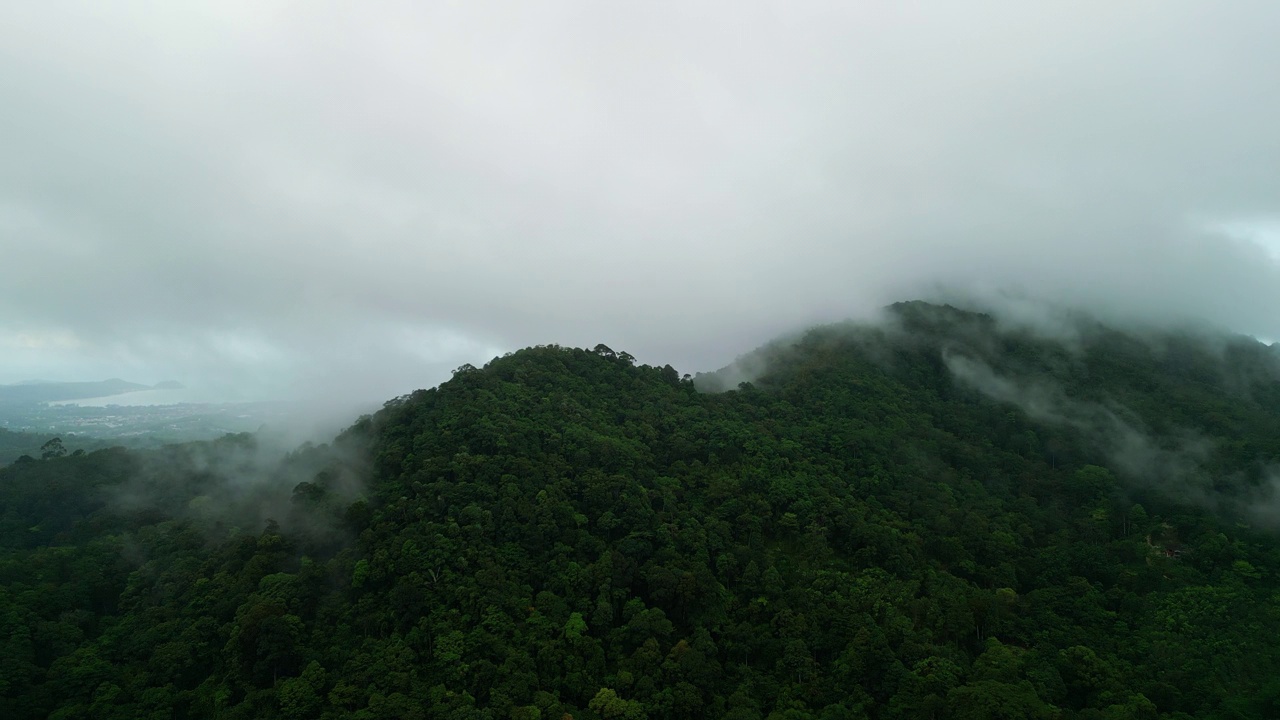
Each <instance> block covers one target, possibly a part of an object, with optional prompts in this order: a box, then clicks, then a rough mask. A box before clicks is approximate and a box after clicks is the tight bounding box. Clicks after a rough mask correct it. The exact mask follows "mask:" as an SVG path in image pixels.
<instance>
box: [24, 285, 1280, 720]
mask: <svg viewBox="0 0 1280 720" xmlns="http://www.w3.org/2000/svg"><path fill="white" fill-rule="evenodd" d="M895 315H896V317H897V320H896V322H895V323H893V324H890V325H887V326H884V327H880V328H856V327H848V328H828V329H823V330H817V331H814V332H811V333H809V334H807V335H805V336H804V337H802V338H800V339H799V340H797V341H796V342H794V343H792V344H789V345H786V346H776V347H773V348H769V349H767V350H765V351H763V357H765V358H766V359H767V363H765V364H767V365H768V367H769V369H768V371H767V372H765V373H764V374H763V375H761V376H759V377H756V378H754V379H753V380H752V382H751V383H749V384H742V385H741V386H740V387H739V389H737V390H735V391H732V392H725V393H719V394H708V393H699V392H697V391H696V390H695V388H694V386H693V383H692V381H690V380H689V379H687V377H686V378H683V379H682V378H681V377H680V376H679V375H678V373H677V372H676V371H675V370H673V369H672V368H670V367H664V368H654V367H648V366H636V365H635V364H634V359H633V358H631V357H630V356H629V355H626V354H625V353H617V352H614V351H613V350H610V349H609V348H606V347H604V346H597V347H596V348H595V350H593V351H586V350H571V349H563V348H559V347H539V348H532V349H529V350H524V351H521V352H518V353H515V354H513V355H510V356H507V357H504V358H501V359H496V360H494V361H493V362H492V363H490V364H489V365H487V366H486V367H484V368H482V369H476V368H473V367H469V366H464V367H463V368H460V369H459V370H458V371H457V372H456V374H455V376H454V378H453V379H452V380H451V381H450V382H448V383H445V384H443V385H442V386H440V387H439V388H436V389H433V390H426V391H419V392H416V393H414V394H412V395H409V396H405V397H402V398H399V399H397V400H394V401H392V402H390V403H388V404H387V405H386V407H385V408H384V409H383V410H382V411H381V412H379V413H378V414H376V415H374V416H372V417H366V418H362V419H361V420H360V421H359V422H357V423H356V424H355V425H354V426H353V427H352V428H351V429H350V430H349V431H348V432H347V433H345V434H344V435H343V436H342V437H340V438H339V439H338V440H337V441H335V443H333V444H332V445H330V446H321V447H306V448H303V449H300V450H298V451H296V452H294V453H291V454H289V455H288V456H287V457H285V458H284V459H283V460H277V459H275V458H269V457H267V454H266V453H265V451H264V450H263V449H262V448H259V447H258V446H257V444H256V442H255V440H254V439H253V438H252V437H249V436H228V437H227V438H225V439H224V440H222V441H219V442H217V443H212V444H193V445H186V446H176V447H172V448H167V449H165V450H162V451H157V452H154V453H130V452H125V451H120V450H117V451H105V452H96V453H91V454H88V455H81V456H77V457H71V456H67V457H59V456H57V455H56V453H55V454H51V455H50V456H49V457H48V458H47V459H44V460H34V459H33V460H31V461H29V462H24V463H21V464H15V465H13V466H11V467H9V468H6V469H4V470H0V511H2V512H3V517H0V548H2V549H0V553H2V554H0V698H2V699H0V715H2V716H4V717H13V718H36V717H46V716H48V717H59V718H79V717H84V718H111V717H121V718H125V717H128V718H135V717H157V718H160V717H164V718H196V717H226V718H276V717H279V718H346V717H352V718H362V719H363V718H436V717H441V718H555V719H559V718H562V717H564V716H566V715H570V716H572V717H575V718H622V719H629V718H701V717H728V718H736V719H738V720H746V719H753V718H755V719H761V718H775V719H784V718H815V719H816V718H824V719H825V718H876V719H881V718H883V719H886V720H888V719H894V720H897V719H900V718H901V719H906V718H952V719H955V720H967V719H970V718H984V719H985V718H1082V719H1083V718H1170V719H1172V718H1185V717H1221V718H1265V717H1273V716H1274V715H1275V712H1276V708H1277V707H1278V706H1280V701H1278V700H1277V698H1280V690H1278V689H1277V688H1278V687H1280V686H1277V684H1276V682H1275V679H1274V678H1276V677H1280V672H1278V671H1280V646H1277V645H1276V643H1275V642H1274V641H1273V638H1275V637H1276V635H1277V632H1278V631H1280V606H1278V605H1277V603H1276V598H1277V597H1278V594H1277V591H1278V590H1280V588H1278V587H1277V582H1280V549H1278V546H1277V544H1276V542H1275V539H1274V537H1273V536H1272V535H1270V534H1267V532H1266V529H1265V528H1263V529H1262V530H1255V529H1253V528H1252V525H1256V524H1259V523H1263V522H1264V521H1265V519H1266V517H1267V516H1266V514H1265V512H1263V511H1262V509H1263V508H1265V507H1266V502H1268V500H1269V496H1268V495H1267V494H1266V492H1267V489H1268V487H1269V485H1268V483H1269V482H1270V478H1269V467H1270V464H1271V463H1273V462H1274V461H1275V460H1276V457H1277V454H1278V453H1280V447H1278V446H1277V444H1276V443H1277V442H1280V441H1278V440H1277V438H1280V382H1277V378H1278V377H1280V374H1277V367H1278V366H1277V363H1276V360H1275V358H1274V357H1273V356H1272V355H1271V354H1270V350H1269V349H1267V348H1265V347H1262V346H1259V345H1257V344H1256V343H1252V344H1251V343H1249V342H1244V341H1238V342H1237V341H1229V342H1224V343H1221V344H1219V345H1217V346H1216V347H1211V346H1210V345H1207V344H1206V343H1205V342H1204V341H1200V340H1194V339H1192V338H1190V337H1181V336H1161V337H1159V338H1156V339H1154V340H1151V341H1139V340H1137V339H1134V338H1132V337H1130V336H1127V335H1123V334H1119V333H1116V332H1114V331H1110V330H1107V329H1105V328H1101V327H1097V326H1092V325H1087V324H1085V325H1080V326H1079V327H1078V328H1077V330H1078V335H1077V336H1076V337H1075V339H1074V340H1073V343H1072V345H1071V346H1064V345H1062V344H1060V343H1056V342H1051V341H1047V340H1043V339H1039V338H1037V337H1035V336H1032V335H1029V334H1026V333H1019V332H1012V331H1003V330H1001V329H999V328H998V327H997V326H996V324H995V323H994V321H992V320H991V319H990V318H987V317H985V316H981V315H974V314H969V313H961V312H959V311H954V310H951V309H948V308H937V307H934V306H926V305H920V304H911V305H905V306H899V307H897V308H896V309H895ZM956 356H963V357H965V358H969V359H971V360H972V361H973V362H975V363H976V362H979V361H980V362H981V363H983V366H982V367H984V368H987V370H988V371H989V374H990V375H991V376H992V377H997V376H998V377H1000V378H1006V379H1008V378H1014V379H1017V380H1018V382H1020V383H1022V389H1027V388H1030V387H1032V386H1031V385H1030V384H1028V383H1031V382H1032V380H1029V379H1033V381H1034V383H1035V387H1034V391H1035V392H1037V393H1041V394H1042V395H1043V396H1044V398H1048V400H1046V401H1045V402H1049V401H1050V400H1052V402H1053V403H1056V404H1055V405H1054V406H1053V412H1052V413H1050V412H1047V411H1044V410H1043V408H1042V407H1031V406H1029V405H1027V404H1026V403H1024V402H1022V401H1021V400H1019V399H1018V398H1016V397H998V396H995V397H993V396H992V393H991V392H988V393H987V394H984V393H982V392H979V390H978V389H976V388H975V386H974V384H972V383H964V382H959V381H957V379H956V376H955V375H954V374H953V372H952V371H951V370H950V369H949V367H948V363H949V362H950V361H949V358H953V357H956ZM704 380H706V378H702V379H700V382H702V381H704ZM1100 409H1101V410H1100ZM1064 418H1065V419H1064ZM1090 420H1098V422H1100V423H1102V424H1101V426H1099V427H1092V426H1090V425H1089V423H1088V422H1086V421H1090ZM1117 429H1121V430H1124V431H1126V432H1129V433H1130V434H1131V435H1132V437H1131V438H1130V441H1129V442H1128V444H1125V445H1117V444H1114V443H1111V442H1109V441H1107V440H1106V438H1105V437H1103V435H1104V434H1105V433H1107V432H1113V431H1116V430H1117ZM1188 448H1194V449H1193V450H1189V449H1188ZM1144 453H1145V454H1144Z"/></svg>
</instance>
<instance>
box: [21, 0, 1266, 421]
mask: <svg viewBox="0 0 1280 720" xmlns="http://www.w3.org/2000/svg"><path fill="white" fill-rule="evenodd" d="M1278 36H1280V3H1276V2H1274V1H1273V0H1265V1H1258V2H1248V1H1244V0H1241V1H1238V2H1230V1H1229V2H1223V3H1204V2H1191V1H1190V0H1188V1H1186V2H1182V1H1179V0H1174V1H1173V2H1170V1H1168V0H1158V1H1157V0H1142V1H1139V0H1133V1H1126V2H1114V0H1110V1H1108V2H1081V1H1080V0H1073V1H1071V2H1043V1H1041V2H1023V1H1019V2H1013V1H1010V2H972V1H971V2H964V3H960V2H934V3H923V2H887V1H883V0H880V1H875V2H872V1H869V0H868V1H863V2H832V3H805V2H795V1H790V2H779V3H740V2H716V3H699V2H687V1H686V2H671V3H665V2H644V3H609V2H597V1H591V2H588V1H583V2H502V3H488V2H480V1H477V0H467V1H465V2H430V3H422V2H376V3H324V2H317V1H315V0H308V1H307V2H270V1H263V0H255V1H254V2H233V1H228V0H222V1H220V2H216V3H192V2H126V1H118V2H112V3H102V2H82V3H78V2H71V1H70V0H66V1H60V2H8V3H3V4H2V5H0V98H2V100H0V382H12V381H18V380H22V379H26V378H30V377H41V378H51V379H86V378H92V379H97V378H102V377H108V376H121V377H125V378H128V379H133V380H137V381H141V382H154V381H157V380H161V379H165V378H175V379H178V380H181V381H184V382H186V383H188V384H201V385H205V386H209V387H215V388H222V387H237V388H239V389H240V390H241V391H242V392H245V393H249V394H256V393H262V392H264V391H265V389H267V388H270V389H271V393H272V394H276V395H279V394H295V393H314V392H322V393H330V392H338V393H339V394H340V395H342V396H344V397H356V396H359V397H366V398H374V399H381V398H385V397H389V396H392V395H396V394H400V393H403V392H406V391H408V390H411V389H413V388H416V387H423V386H428V385H431V384H434V383H436V382H439V381H440V380H442V379H444V378H446V377H448V370H449V369H451V368H453V367H455V366H457V365H459V364H461V363H463V362H477V363H478V362H483V361H485V360H487V359H489V358H491V357H492V356H493V355H495V354H498V353H501V352H505V351H507V350H513V349H516V348H518V347H522V346H525V345H529V344H537V343H552V342H555V343H561V344H569V345H586V346H592V345H595V344H596V343H598V342H604V343H606V344H608V345H611V346H613V347H614V348H615V349H625V350H628V351H630V352H631V353H633V354H634V355H636V356H637V358H638V359H639V360H641V361H643V362H651V363H656V364H663V363H667V362H670V363H671V364H673V365H675V366H676V367H677V368H679V369H680V370H681V371H687V372H694V371H698V370H709V369H714V368H715V367H718V366H720V365H723V364H725V363H726V362H728V361H729V360H731V359H732V358H733V357H734V356H736V355H738V354H740V353H743V352H746V351H748V350H750V349H752V348H753V347H755V346H756V345H758V344H759V343H761V342H763V341H765V340H768V339H770V338H771V337H772V336H774V335H775V334H778V333H780V332H782V331H785V330H790V329H794V328H796V327H797V326H800V325H804V324H808V323H812V322H817V321H823V320H837V319H842V318H845V317H849V316H859V315H864V314H866V313H868V312H870V310H871V309H872V308H875V307H877V306H879V305H882V304H884V303H888V302H892V301H894V300H899V299H909V298H913V297H920V296H931V295H932V294H934V293H936V292H937V290H938V288H950V289H959V290H963V291H968V292H975V293H978V294H986V295H990V294H993V293H997V292H999V291H1003V290H1005V289H1011V290H1013V291H1015V292H1021V293H1027V294H1031V295H1034V296H1036V297H1040V298H1044V299H1047V300H1049V301H1053V302H1065V303H1069V304H1072V305H1078V306H1082V307H1084V308H1086V309H1095V310H1096V309H1099V308H1105V309H1107V310H1108V311H1109V312H1111V313H1113V314H1117V315H1123V316H1130V317H1133V318H1135V319H1167V318H1174V317H1181V316H1195V317H1197V318H1201V319H1204V320H1208V321H1210V322H1215V323H1219V324H1223V325H1226V326H1228V327H1231V328H1233V329H1235V330H1238V331H1241V332H1246V333H1251V334H1257V335H1261V336H1265V337H1277V338H1280V314H1277V312H1276V311H1277V308H1280V282H1278V281H1280V265H1278V264H1277V260H1276V257H1277V255H1276V253H1277V252H1280V43H1277V42H1276V37H1278Z"/></svg>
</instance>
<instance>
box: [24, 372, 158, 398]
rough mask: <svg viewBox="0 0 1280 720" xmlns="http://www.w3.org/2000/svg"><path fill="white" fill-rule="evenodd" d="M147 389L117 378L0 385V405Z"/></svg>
mask: <svg viewBox="0 0 1280 720" xmlns="http://www.w3.org/2000/svg"><path fill="white" fill-rule="evenodd" d="M149 389H151V388H150V387H149V386H147V385H139V384H138V383H131V382H127V381H125V380H121V379H119V378H112V379H111V380H101V381H98V382H59V383H49V382H42V383H21V384H18V385H0V403H9V404H19V403H22V404H29V403H46V402H58V401H62V400H86V399H88V398H99V397H109V396H111V395H121V394H123V393H129V392H136V391H138V390H149Z"/></svg>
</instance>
